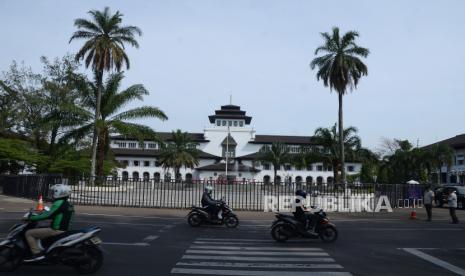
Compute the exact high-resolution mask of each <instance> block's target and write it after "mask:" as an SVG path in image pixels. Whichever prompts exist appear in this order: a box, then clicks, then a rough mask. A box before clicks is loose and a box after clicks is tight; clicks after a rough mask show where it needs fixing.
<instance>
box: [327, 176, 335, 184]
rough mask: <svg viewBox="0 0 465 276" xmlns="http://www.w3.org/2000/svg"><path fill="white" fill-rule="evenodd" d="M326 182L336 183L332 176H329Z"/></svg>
mask: <svg viewBox="0 0 465 276" xmlns="http://www.w3.org/2000/svg"><path fill="white" fill-rule="evenodd" d="M326 183H328V184H334V183H333V178H332V177H331V176H328V178H327V179H326Z"/></svg>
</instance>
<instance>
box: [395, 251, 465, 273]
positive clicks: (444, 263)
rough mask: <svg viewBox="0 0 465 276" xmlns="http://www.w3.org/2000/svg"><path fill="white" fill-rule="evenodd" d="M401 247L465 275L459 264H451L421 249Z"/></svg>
mask: <svg viewBox="0 0 465 276" xmlns="http://www.w3.org/2000/svg"><path fill="white" fill-rule="evenodd" d="M401 249H402V250H404V251H406V252H408V253H410V254H412V255H415V256H417V257H418V258H421V259H423V260H425V261H428V262H430V263H433V264H435V265H437V266H440V267H442V268H444V269H447V270H449V271H452V272H454V273H457V274H459V275H465V270H464V269H462V268H460V267H458V266H455V265H453V264H450V263H448V262H445V261H443V260H441V259H438V258H436V257H433V256H431V255H428V254H426V253H424V252H421V251H420V250H418V249H416V248H401Z"/></svg>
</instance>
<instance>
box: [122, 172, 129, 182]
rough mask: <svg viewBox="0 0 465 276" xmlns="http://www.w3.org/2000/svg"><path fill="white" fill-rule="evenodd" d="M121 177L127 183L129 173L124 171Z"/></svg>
mask: <svg viewBox="0 0 465 276" xmlns="http://www.w3.org/2000/svg"><path fill="white" fill-rule="evenodd" d="M121 177H122V178H123V181H127V180H128V178H129V173H128V172H127V171H123V173H122V174H121Z"/></svg>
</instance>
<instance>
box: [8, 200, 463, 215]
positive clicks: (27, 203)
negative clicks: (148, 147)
mask: <svg viewBox="0 0 465 276" xmlns="http://www.w3.org/2000/svg"><path fill="white" fill-rule="evenodd" d="M36 204H37V202H36V201H32V200H28V199H23V198H16V197H10V196H5V195H0V214H1V212H18V213H23V212H25V211H27V210H29V209H30V208H34V207H35V205H36ZM47 205H49V204H47ZM75 208H76V212H77V213H78V214H93V215H99V214H102V215H106V216H128V217H129V216H131V217H147V218H184V217H185V216H186V215H187V214H188V209H160V208H137V207H106V206H84V205H76V206H75ZM411 211H412V209H410V208H400V209H393V212H392V213H387V212H380V213H367V212H364V213H335V212H332V213H328V217H329V218H330V219H332V220H335V221H337V220H354V221H357V220H372V219H375V220H410V212H411ZM416 211H417V217H418V219H419V220H424V219H426V212H425V209H424V208H419V209H416ZM235 213H236V214H237V215H238V216H239V217H240V218H241V219H242V220H267V221H269V220H272V219H274V213H272V212H267V213H265V212H256V211H238V212H235ZM457 216H458V217H459V219H460V220H461V221H464V220H465V211H463V210H457ZM433 219H434V220H449V210H448V209H447V208H434V209H433Z"/></svg>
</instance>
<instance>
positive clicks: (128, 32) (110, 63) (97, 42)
mask: <svg viewBox="0 0 465 276" xmlns="http://www.w3.org/2000/svg"><path fill="white" fill-rule="evenodd" d="M89 14H90V16H91V20H87V19H82V18H79V19H76V20H75V21H74V26H75V27H76V28H78V30H77V31H76V32H74V33H73V35H72V36H71V39H70V42H71V41H73V40H75V39H84V40H86V41H85V42H84V45H83V46H82V48H81V49H80V50H79V51H78V53H77V54H76V60H84V63H85V66H86V67H89V66H91V67H92V70H93V71H94V73H95V82H96V92H97V93H96V104H95V110H94V111H95V112H94V116H93V117H94V123H93V127H94V130H93V137H92V159H91V176H92V177H94V176H95V169H96V160H97V139H98V137H100V136H101V135H100V129H99V125H100V123H99V120H101V119H102V118H101V117H102V116H101V110H100V107H101V106H102V105H101V101H102V91H103V74H104V71H110V70H112V69H116V71H118V72H119V71H120V70H121V68H122V67H123V66H124V65H126V68H127V69H129V65H130V63H129V58H128V56H127V54H126V52H125V45H131V46H133V47H136V48H138V47H139V44H138V42H137V40H136V35H139V36H140V35H142V31H141V30H140V29H139V28H138V27H135V26H122V25H121V24H122V19H123V14H121V13H120V12H119V11H117V12H116V13H115V14H111V13H110V9H109V8H108V7H105V9H104V10H103V11H97V10H92V11H89ZM103 137H105V135H103ZM103 143H105V141H103Z"/></svg>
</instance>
